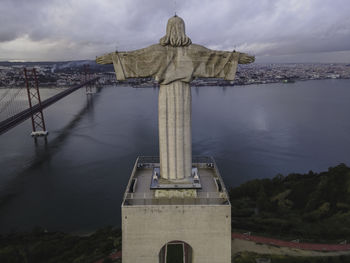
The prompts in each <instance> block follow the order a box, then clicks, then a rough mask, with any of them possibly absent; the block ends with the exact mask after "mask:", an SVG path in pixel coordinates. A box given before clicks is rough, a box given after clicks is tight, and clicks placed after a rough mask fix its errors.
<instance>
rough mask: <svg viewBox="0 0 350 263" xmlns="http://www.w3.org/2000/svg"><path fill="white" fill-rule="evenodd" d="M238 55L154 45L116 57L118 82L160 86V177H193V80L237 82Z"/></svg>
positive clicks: (179, 178) (200, 47)
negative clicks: (141, 79)
mask: <svg viewBox="0 0 350 263" xmlns="http://www.w3.org/2000/svg"><path fill="white" fill-rule="evenodd" d="M239 54H240V53H238V52H226V51H215V50H210V49H207V48H205V47H202V46H199V45H195V44H191V45H189V46H185V47H172V46H161V45H159V44H158V45H152V46H149V47H147V48H144V49H140V50H136V51H130V52H116V53H113V55H112V60H113V65H114V69H115V72H116V75H117V80H125V79H126V78H139V77H153V78H154V79H155V80H156V81H157V82H158V83H159V84H160V90H159V99H158V110H159V112H158V125H159V155H160V175H161V177H162V178H163V179H167V180H170V181H173V182H176V181H178V180H179V181H181V180H183V179H185V178H186V177H189V176H191V173H192V140H191V100H192V99H191V88H190V85H189V83H190V81H191V80H192V79H193V78H224V79H226V80H234V78H235V74H236V69H237V64H238V60H239Z"/></svg>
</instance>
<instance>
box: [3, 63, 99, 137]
mask: <svg viewBox="0 0 350 263" xmlns="http://www.w3.org/2000/svg"><path fill="white" fill-rule="evenodd" d="M84 72H85V74H84V75H82V77H81V81H80V83H79V84H76V85H70V86H66V87H65V88H62V87H54V88H50V95H49V96H44V98H42V95H41V94H40V88H39V81H38V73H37V72H36V69H35V68H32V69H30V70H28V69H26V68H23V71H22V74H23V76H24V85H21V86H19V87H12V88H11V87H8V88H7V89H3V92H0V135H1V134H3V133H5V132H7V131H9V130H11V129H13V128H14V127H16V126H17V125H19V124H20V123H22V122H24V121H25V120H27V119H31V123H32V133H31V135H32V136H33V137H34V138H35V140H36V138H37V137H38V136H45V137H46V135H47V134H48V132H47V130H46V126H45V118H44V112H43V110H44V109H45V108H47V107H49V106H50V105H52V104H54V103H55V102H57V101H59V100H61V99H63V98H64V97H66V96H68V95H70V94H72V93H73V92H74V91H76V90H78V89H80V88H84V87H85V89H86V94H87V95H91V94H93V86H94V85H95V84H96V83H98V81H99V79H100V78H101V77H99V76H92V75H91V74H89V73H88V67H84ZM0 91H1V90H0Z"/></svg>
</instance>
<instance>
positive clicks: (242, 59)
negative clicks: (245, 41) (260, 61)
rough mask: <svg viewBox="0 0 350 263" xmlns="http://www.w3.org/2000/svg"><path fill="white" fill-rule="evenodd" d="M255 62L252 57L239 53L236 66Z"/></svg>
mask: <svg viewBox="0 0 350 263" xmlns="http://www.w3.org/2000/svg"><path fill="white" fill-rule="evenodd" d="M254 61H255V57H254V56H249V55H248V54H246V53H239V58H238V64H249V63H253V62H254Z"/></svg>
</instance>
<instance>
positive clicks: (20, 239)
mask: <svg viewBox="0 0 350 263" xmlns="http://www.w3.org/2000/svg"><path fill="white" fill-rule="evenodd" d="M115 250H117V251H119V250H121V231H120V229H113V228H112V227H106V228H103V229H100V230H97V231H96V232H95V233H93V234H91V235H89V236H75V235H71V234H65V233H61V232H51V233H48V232H46V231H44V230H43V229H41V228H36V229H34V230H33V231H32V232H31V233H21V234H18V233H14V234H9V235H6V236H0V262H1V263H7V262H9V263H17V262H21V263H22V262H26V263H31V262H35V263H40V262H45V263H53V262H73V263H82V262H84V263H89V262H95V261H96V260H99V259H101V258H105V260H104V261H105V262H109V261H108V260H109V259H107V256H108V255H109V254H110V253H111V252H113V251H115Z"/></svg>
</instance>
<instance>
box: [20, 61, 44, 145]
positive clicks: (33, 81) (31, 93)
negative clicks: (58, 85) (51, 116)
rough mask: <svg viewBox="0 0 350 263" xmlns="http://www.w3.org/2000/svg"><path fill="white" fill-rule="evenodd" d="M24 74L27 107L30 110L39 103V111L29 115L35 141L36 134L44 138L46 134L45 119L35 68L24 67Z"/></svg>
mask: <svg viewBox="0 0 350 263" xmlns="http://www.w3.org/2000/svg"><path fill="white" fill-rule="evenodd" d="M24 76H25V83H26V89H27V94H28V102H29V108H30V110H32V109H33V106H35V105H39V108H40V110H39V111H37V112H35V113H33V114H32V115H31V119H32V129H33V131H32V133H31V136H32V137H34V138H35V141H36V140H37V137H38V136H44V137H45V138H46V136H47V135H48V131H47V130H46V126H45V119H44V114H43V108H42V105H41V98H40V91H39V84H38V77H37V74H36V70H35V68H33V69H32V70H27V69H26V68H24Z"/></svg>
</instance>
